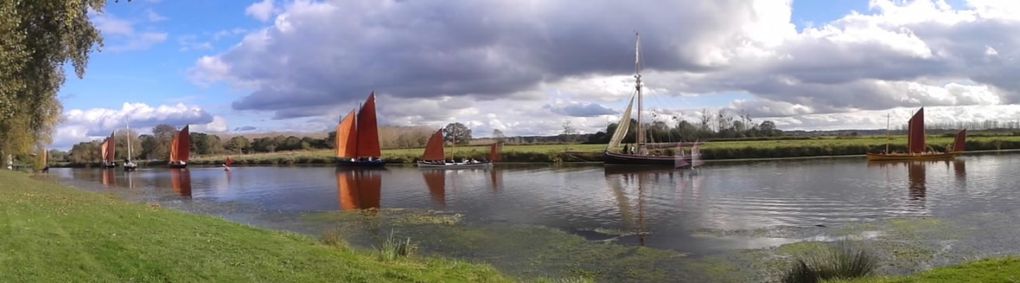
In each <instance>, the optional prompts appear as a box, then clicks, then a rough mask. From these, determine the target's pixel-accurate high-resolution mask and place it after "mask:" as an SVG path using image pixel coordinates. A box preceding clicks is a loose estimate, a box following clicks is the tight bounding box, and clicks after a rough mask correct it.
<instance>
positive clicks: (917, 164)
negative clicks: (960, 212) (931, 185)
mask: <svg viewBox="0 0 1020 283" xmlns="http://www.w3.org/2000/svg"><path fill="white" fill-rule="evenodd" d="M940 163H941V164H940ZM941 165H944V167H945V168H946V171H949V170H952V176H953V178H954V179H955V181H956V182H957V183H961V184H962V185H961V186H965V183H966V178H967V166H966V165H967V164H966V161H964V160H961V159H956V160H952V161H949V160H944V161H869V162H868V166H869V167H881V168H888V169H892V168H899V167H900V166H903V167H906V171H907V172H906V173H907V190H908V193H907V196H908V197H909V199H910V200H911V201H920V202H921V204H922V205H923V202H924V200H925V199H926V198H927V195H928V169H929V167H932V166H934V167H932V168H939V167H942V166H941ZM950 167H951V169H950ZM892 170H893V171H892V172H891V173H895V172H896V171H898V170H895V169H892ZM900 172H902V171H900ZM887 173H888V172H887ZM938 175H940V174H937V176H938ZM946 175H947V177H948V172H947V174H946ZM947 181H948V180H947ZM935 182H936V183H940V182H938V180H936V181H935Z"/></svg>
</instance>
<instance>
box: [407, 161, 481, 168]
mask: <svg viewBox="0 0 1020 283" xmlns="http://www.w3.org/2000/svg"><path fill="white" fill-rule="evenodd" d="M491 167H492V162H479V163H444V164H431V163H424V162H418V168H422V169H473V168H491Z"/></svg>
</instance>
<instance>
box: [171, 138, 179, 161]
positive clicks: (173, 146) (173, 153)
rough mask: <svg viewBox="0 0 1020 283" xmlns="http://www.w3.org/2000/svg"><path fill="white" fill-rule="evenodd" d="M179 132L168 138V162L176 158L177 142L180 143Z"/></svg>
mask: <svg viewBox="0 0 1020 283" xmlns="http://www.w3.org/2000/svg"><path fill="white" fill-rule="evenodd" d="M180 136H181V133H174V138H173V139H171V140H170V162H174V161H177V160H180V159H177V144H178V143H180Z"/></svg>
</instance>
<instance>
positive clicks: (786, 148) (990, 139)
mask: <svg viewBox="0 0 1020 283" xmlns="http://www.w3.org/2000/svg"><path fill="white" fill-rule="evenodd" d="M886 143H889V144H890V149H892V150H894V151H904V150H906V148H905V144H906V138H905V137H897V138H894V139H892V140H887V139H886V138H885V137H819V138H807V139H778V140H748V141H713V142H708V143H705V145H704V146H703V147H702V154H704V158H705V159H709V160H723V159H745V158H787V157H807V156H835V155H861V154H865V153H868V152H879V151H884V150H885V147H886ZM950 143H952V138H951V137H943V136H929V137H928V144H929V145H930V146H931V147H932V148H933V149H935V150H944V148H945V147H946V146H947V145H949V144H950ZM605 147H606V145H604V144H574V145H507V146H505V147H503V160H504V161H508V162H584V161H601V160H602V151H603V150H605ZM967 149H968V150H1004V149H1020V136H974V137H969V138H968V140H967ZM446 150H447V156H456V157H458V158H460V157H466V156H470V157H474V158H482V157H484V156H486V155H487V154H488V147H486V146H461V147H455V148H450V147H447V149H446ZM422 151H423V149H420V148H414V149H386V150H383V156H384V158H385V159H386V160H387V161H388V162H391V163H412V162H413V161H414V160H415V159H416V158H419V157H420V156H421V154H422ZM232 157H233V159H234V160H235V161H236V162H237V163H238V164H242V165H255V164H260V165H288V164H332V163H333V162H334V157H333V152H332V151H331V150H312V151H290V152H275V153H257V154H247V155H232ZM224 158H225V156H223V155H219V156H201V157H197V158H194V159H193V160H192V163H193V164H205V165H216V164H220V163H222V162H223V160H224ZM159 164H162V163H159Z"/></svg>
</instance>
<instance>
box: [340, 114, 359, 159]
mask: <svg viewBox="0 0 1020 283" xmlns="http://www.w3.org/2000/svg"><path fill="white" fill-rule="evenodd" d="M354 117H355V114H354V110H351V113H347V116H346V117H344V119H343V120H341V121H340V124H337V125H336V157H358V129H357V128H355V126H354Z"/></svg>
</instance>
